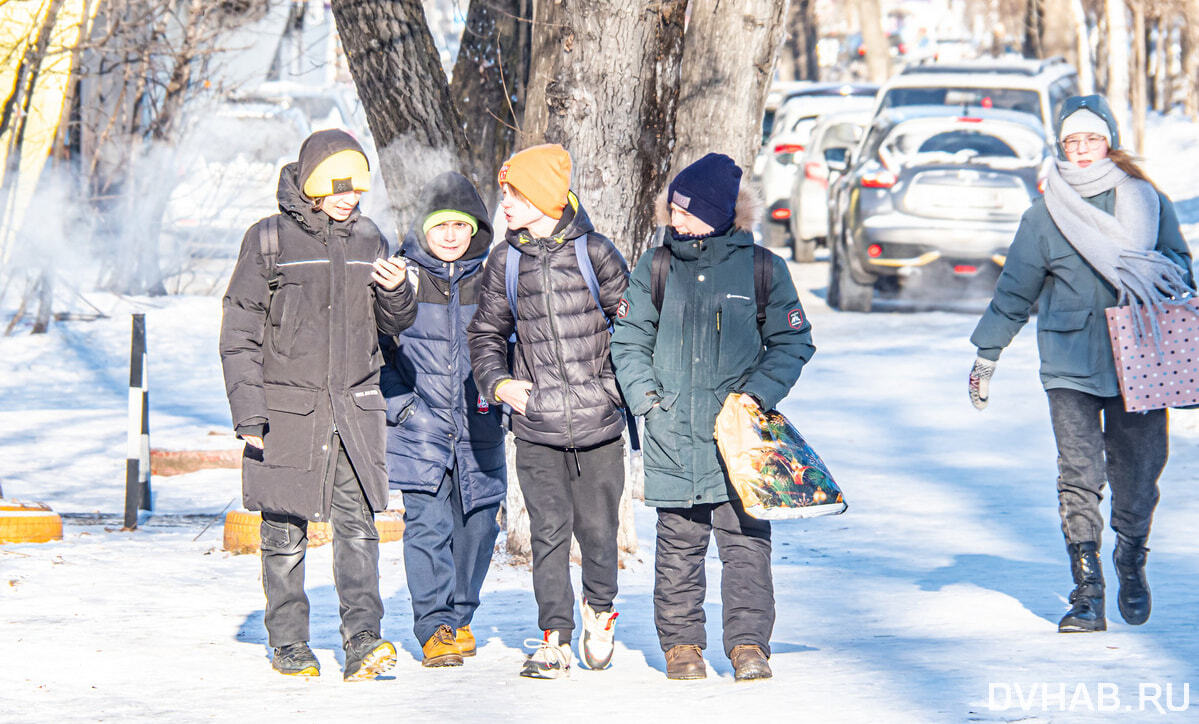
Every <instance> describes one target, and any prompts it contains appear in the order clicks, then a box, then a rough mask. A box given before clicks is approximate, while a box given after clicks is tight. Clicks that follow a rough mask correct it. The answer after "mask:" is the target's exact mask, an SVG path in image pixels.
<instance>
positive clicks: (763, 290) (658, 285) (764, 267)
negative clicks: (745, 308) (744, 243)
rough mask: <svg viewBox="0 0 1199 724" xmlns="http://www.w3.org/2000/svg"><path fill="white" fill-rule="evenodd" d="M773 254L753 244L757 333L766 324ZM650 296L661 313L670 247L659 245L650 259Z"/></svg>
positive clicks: (772, 278) (772, 275)
mask: <svg viewBox="0 0 1199 724" xmlns="http://www.w3.org/2000/svg"><path fill="white" fill-rule="evenodd" d="M772 256H773V254H772V253H771V252H769V251H767V250H766V249H764V248H763V247H761V246H758V245H757V244H754V297H755V301H756V302H757V305H758V334H759V335H761V334H762V325H764V324H766V305H767V304H768V303H769V302H770V286H771V284H772V283H773V281H774V264H773V263H772V262H773V259H771V258H770V257H772ZM649 271H650V298H651V299H652V300H653V302H654V309H656V310H658V313H659V314H661V313H662V296H663V295H664V294H665V293H666V275H667V274H668V273H669V272H670V249H669V248H668V247H666V246H659V247H658V248H656V249H654V256H653V258H652V259H650V267H649Z"/></svg>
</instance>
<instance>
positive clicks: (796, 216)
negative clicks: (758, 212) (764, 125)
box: [790, 111, 870, 262]
mask: <svg viewBox="0 0 1199 724" xmlns="http://www.w3.org/2000/svg"><path fill="white" fill-rule="evenodd" d="M869 122H870V113H869V112H867V111H848V112H843V113H830V114H827V115H824V116H821V117H820V120H819V121H817V122H816V125H815V127H813V128H812V136H811V140H810V141H809V143H808V145H807V148H805V149H804V152H803V156H802V157H801V158H800V160H799V163H798V164H797V167H796V173H795V183H794V184H793V186H792V188H791V201H790V207H791V219H790V221H791V258H792V259H794V260H795V261H799V262H804V261H812V259H813V258H814V256H815V253H816V247H817V246H818V245H822V244H824V243H825V239H826V237H827V236H828V185H829V177H830V172H829V168H828V161H826V160H825V158H824V152H825V151H826V150H828V149H830V148H842V149H849V148H853V147H854V146H856V145H858V141H860V140H861V138H862V134H863V132H864V131H865V128H866V125H867V124H868V123H869Z"/></svg>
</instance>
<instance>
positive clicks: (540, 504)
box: [516, 438, 624, 643]
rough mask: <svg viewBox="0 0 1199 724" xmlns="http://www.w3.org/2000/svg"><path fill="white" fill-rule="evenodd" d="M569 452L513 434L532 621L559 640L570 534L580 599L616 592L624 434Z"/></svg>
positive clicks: (568, 592)
mask: <svg viewBox="0 0 1199 724" xmlns="http://www.w3.org/2000/svg"><path fill="white" fill-rule="evenodd" d="M578 456H579V468H580V469H581V470H582V474H580V473H579V471H578V470H576V468H575V453H574V452H571V451H567V450H563V449H561V448H554V447H547V446H545V445H538V444H536V443H531V442H527V441H525V440H520V439H517V441H516V478H517V480H518V481H519V482H520V490H521V493H523V494H524V496H525V506H526V507H527V508H528V509H529V530H530V533H531V535H532V547H533V595H534V596H535V597H536V599H537V626H538V628H540V629H541V630H542V631H557V632H558V640H559V641H560V642H562V643H567V642H569V641H570V640H571V636H572V634H573V632H574V627H575V613H574V611H575V602H574V589H573V588H572V587H571V585H570V538H571V535H572V534H573V535H574V537H575V538H578V540H579V550H580V552H581V553H582V556H583V597H584V598H585V599H587V603H588V605H590V606H591V607H592V608H593V609H595V610H596V611H608V610H611V608H612V600H613V599H614V598H616V569H617V564H618V563H619V552H618V551H617V548H616V532H617V529H618V527H619V520H618V518H619V510H620V494H621V493H622V492H623V491H624V440H623V439H622V438H617V439H615V440H613V441H612V442H608V443H604V444H602V445H598V446H596V447H593V448H588V449H585V450H579V451H578Z"/></svg>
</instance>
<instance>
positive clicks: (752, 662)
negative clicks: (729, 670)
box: [729, 644, 774, 681]
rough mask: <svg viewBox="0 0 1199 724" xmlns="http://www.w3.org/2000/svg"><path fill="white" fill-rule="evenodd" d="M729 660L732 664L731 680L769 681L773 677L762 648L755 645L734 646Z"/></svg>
mask: <svg viewBox="0 0 1199 724" xmlns="http://www.w3.org/2000/svg"><path fill="white" fill-rule="evenodd" d="M729 659H731V660H732V662H733V678H734V679H736V680H737V681H751V680H753V679H769V678H770V677H772V676H774V672H772V671H771V670H770V664H769V663H768V662H767V661H766V654H764V653H762V647H761V646H757V645H755V644H741V645H739V646H734V647H733V651H732V653H730V654H729Z"/></svg>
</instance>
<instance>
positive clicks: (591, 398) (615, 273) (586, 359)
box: [467, 193, 629, 449]
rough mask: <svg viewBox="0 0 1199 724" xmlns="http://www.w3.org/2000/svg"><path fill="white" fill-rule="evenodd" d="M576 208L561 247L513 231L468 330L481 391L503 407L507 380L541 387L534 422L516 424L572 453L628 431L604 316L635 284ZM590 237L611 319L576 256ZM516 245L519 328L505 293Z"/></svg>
mask: <svg viewBox="0 0 1199 724" xmlns="http://www.w3.org/2000/svg"><path fill="white" fill-rule="evenodd" d="M569 200H570V203H569V204H568V205H567V207H566V210H565V213H564V214H563V216H562V219H561V221H560V223H559V224H558V229H556V230H555V231H554V234H553V236H552V237H551V238H549V239H534V238H532V237H531V236H530V235H529V233H528V231H525V230H519V231H513V230H511V229H510V230H508V233H507V235H506V243H505V244H499V245H497V246H495V247H494V248H493V249H492V250H491V254H490V255H489V256H488V259H487V265H486V267H485V269H484V271H483V288H482V289H481V290H480V294H479V308H478V309H477V310H476V311H475V316H474V319H472V320H471V323H470V325H469V326H468V327H467V336H468V337H469V339H470V357H471V366H472V367H473V368H474V373H475V382H476V383H477V384H478V386H479V390H480V391H482V392H483V394H484V395H486V396H487V398H488V399H489V400H491V401H493V402H495V403H496V404H499V399H498V398H497V397H496V396H495V388H496V385H498V384H499V383H500V382H502V381H504V380H506V379H512V378H516V379H522V380H531V381H532V382H533V389H532V391H531V392H530V393H529V401H528V406H527V408H526V409H525V414H523V415H520V414H513V415H512V432H513V434H515V435H516V437H518V438H520V439H521V440H526V441H528V442H534V443H538V444H541V445H549V446H553V447H560V448H564V449H570V448H587V447H593V446H595V445H600V444H602V443H605V442H610V441H612V440H615V439H616V438H617V437H620V433H621V430H623V429H624V415H623V414H622V412H621V406H622V401H621V397H620V390H619V389H618V388H617V386H616V375H615V373H614V372H613V371H612V359H611V355H610V354H609V350H608V345H609V341H610V339H611V335H610V334H609V333H608V323H607V321H606V320H605V319H604V314H605V313H606V314H607V316H608V317H609V318H613V317H615V315H616V307H617V305H618V304H619V303H620V297H621V295H622V294H624V290H625V287H626V286H628V283H629V269H628V266H627V265H626V264H625V260H624V257H622V256H621V255H620V252H619V251H617V249H616V247H615V246H614V245H613V244H612V242H611V241H610V240H609V239H608V238H607V237H605V236H603V235H601V234H597V233H596V232H595V227H593V226H592V225H591V220H590V219H589V218H588V217H587V212H586V211H584V210H583V207H582V206H581V205H579V202H578V199H577V198H575V196H574V194H573V193H572V194H570V195H569ZM583 234H587V253H588V254H589V255H590V257H591V264H592V266H593V267H594V269H595V275H596V278H597V280H598V281H599V292H600V302H601V303H602V304H603V308H604V311H603V312H601V311H600V308H599V306H598V305H597V304H596V300H595V299H594V298H593V297H592V296H591V291H590V290H589V289H588V288H587V282H586V280H585V279H584V278H583V273H582V271H580V270H579V263H578V260H577V259H576V257H575V250H574V244H573V243H572V242H573V240H574V239H575V238H576V237H579V236H581V235H583ZM508 245H511V246H513V247H515V248H516V249H517V250H518V251H519V252H520V257H519V261H520V273H519V277H518V285H517V299H516V311H517V316H518V317H519V320H517V323H516V324H515V325H513V321H514V320H513V319H512V310H511V309H510V308H509V306H508V297H507V294H506V292H505V286H504V268H505V265H506V263H507V260H506V256H507V247H508ZM513 331H515V332H516V337H517V339H516V348H515V352H514V354H513V361H512V364H511V366H509V362H508V338H509V336H511V335H512V333H513Z"/></svg>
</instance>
